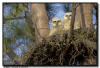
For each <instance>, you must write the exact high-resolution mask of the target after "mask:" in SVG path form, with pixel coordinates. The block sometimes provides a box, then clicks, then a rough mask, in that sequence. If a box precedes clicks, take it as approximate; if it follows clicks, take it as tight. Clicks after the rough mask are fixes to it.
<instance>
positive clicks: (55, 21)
mask: <svg viewBox="0 0 100 68" xmlns="http://www.w3.org/2000/svg"><path fill="white" fill-rule="evenodd" d="M61 25H62V22H61V19H60V18H59V17H55V18H53V19H52V27H53V28H52V30H51V31H50V33H49V36H51V35H54V34H55V33H56V32H57V31H59V29H60V27H61Z"/></svg>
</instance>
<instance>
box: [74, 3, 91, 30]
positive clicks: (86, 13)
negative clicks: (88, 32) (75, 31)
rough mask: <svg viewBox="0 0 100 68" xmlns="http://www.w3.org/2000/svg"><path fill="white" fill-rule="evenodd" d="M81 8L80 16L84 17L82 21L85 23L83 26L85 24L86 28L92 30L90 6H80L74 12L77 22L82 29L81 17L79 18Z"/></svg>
mask: <svg viewBox="0 0 100 68" xmlns="http://www.w3.org/2000/svg"><path fill="white" fill-rule="evenodd" d="M82 6H83V14H82V16H83V15H84V19H85V21H83V22H85V24H86V28H93V23H92V4H81V6H79V7H77V10H76V14H77V17H78V21H79V22H80V24H81V27H82V19H83V18H82V17H81V12H82V11H81V10H80V9H82Z"/></svg>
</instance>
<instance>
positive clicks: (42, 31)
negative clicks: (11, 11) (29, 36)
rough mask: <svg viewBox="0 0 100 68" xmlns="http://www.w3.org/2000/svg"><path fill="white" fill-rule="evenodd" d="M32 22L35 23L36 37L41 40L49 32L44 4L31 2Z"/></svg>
mask: <svg viewBox="0 0 100 68" xmlns="http://www.w3.org/2000/svg"><path fill="white" fill-rule="evenodd" d="M31 12H32V22H33V23H34V25H35V30H36V39H37V41H39V42H40V41H41V40H42V39H43V38H45V37H46V36H48V34H49V25H48V16H47V14H46V9H45V4H31Z"/></svg>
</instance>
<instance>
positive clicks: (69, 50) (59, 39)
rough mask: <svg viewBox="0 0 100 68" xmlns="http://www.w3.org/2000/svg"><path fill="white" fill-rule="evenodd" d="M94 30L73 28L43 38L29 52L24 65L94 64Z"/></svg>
mask: <svg viewBox="0 0 100 68" xmlns="http://www.w3.org/2000/svg"><path fill="white" fill-rule="evenodd" d="M96 41H97V39H96V31H95V30H80V29H79V30H74V31H73V37H72V38H71V39H70V38H69V37H68V32H65V33H63V34H62V35H53V36H51V37H49V38H46V39H43V41H42V42H41V43H40V44H38V45H39V46H38V47H37V48H36V49H35V50H34V51H33V52H32V53H31V55H30V57H29V58H28V59H27V61H26V63H25V65H32V66H34V65H36V66H37V65H45V66H46V65H53V66H58V65H59V66H62V65H66V66H69V65H71V66H72V65H96V64H97V63H96V56H97V49H96V47H97V45H96Z"/></svg>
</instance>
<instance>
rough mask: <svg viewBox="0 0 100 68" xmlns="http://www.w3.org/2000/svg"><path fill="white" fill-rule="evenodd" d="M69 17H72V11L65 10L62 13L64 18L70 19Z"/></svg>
mask: <svg viewBox="0 0 100 68" xmlns="http://www.w3.org/2000/svg"><path fill="white" fill-rule="evenodd" d="M71 17H72V12H67V13H65V15H64V20H65V19H66V20H71Z"/></svg>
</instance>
